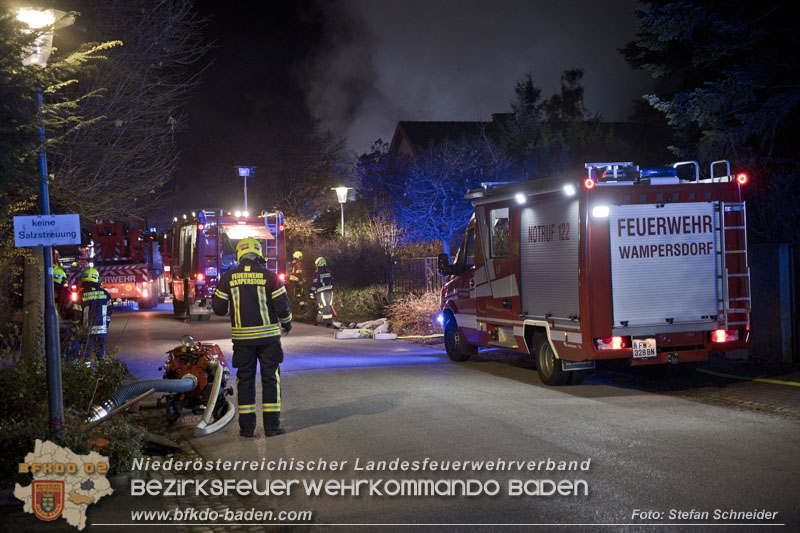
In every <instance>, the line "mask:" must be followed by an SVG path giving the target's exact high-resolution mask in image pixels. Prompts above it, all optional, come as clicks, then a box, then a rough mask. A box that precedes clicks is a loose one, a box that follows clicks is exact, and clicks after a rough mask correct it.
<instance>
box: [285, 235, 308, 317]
mask: <svg viewBox="0 0 800 533" xmlns="http://www.w3.org/2000/svg"><path fill="white" fill-rule="evenodd" d="M289 282H290V283H291V284H292V296H294V301H295V302H297V305H298V307H299V308H300V312H301V313H302V312H304V311H305V310H306V298H305V297H306V287H305V285H306V279H305V277H303V252H301V251H300V250H298V251H296V252H295V253H293V254H292V269H291V270H290V271H289Z"/></svg>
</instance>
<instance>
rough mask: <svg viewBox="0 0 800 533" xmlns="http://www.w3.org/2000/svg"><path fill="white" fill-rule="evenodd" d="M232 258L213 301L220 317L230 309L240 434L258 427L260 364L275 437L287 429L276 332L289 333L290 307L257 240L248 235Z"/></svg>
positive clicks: (269, 431) (268, 423)
mask: <svg viewBox="0 0 800 533" xmlns="http://www.w3.org/2000/svg"><path fill="white" fill-rule="evenodd" d="M236 259H237V261H238V262H239V265H238V266H237V267H236V268H233V269H231V270H228V271H227V272H225V273H224V274H223V275H222V278H221V279H220V281H219V284H218V285H217V289H216V290H215V291H214V298H213V300H212V303H211V305H212V307H213V309H214V312H215V313H216V314H218V315H225V314H226V313H227V312H228V310H229V309H230V315H231V338H232V339H233V366H234V368H236V369H237V372H236V386H237V394H238V401H239V434H240V435H242V436H243V437H252V436H253V434H254V432H255V429H256V368H257V366H258V364H259V363H260V364H261V385H262V392H261V401H262V404H261V411H262V413H263V417H264V433H265V434H266V435H267V437H273V436H275V435H280V434H282V433H285V432H286V430H285V429H284V428H283V426H281V424H280V418H281V374H280V367H279V365H280V363H282V362H283V349H282V348H281V331H280V330H281V328H283V331H285V332H286V333H289V331H290V330H291V329H292V309H291V305H290V304H289V296H288V295H287V294H286V287H284V286H282V285H281V284H280V281H279V280H278V276H277V275H276V274H275V273H274V272H272V271H271V270H268V269H267V268H266V266H265V265H264V254H263V251H262V246H261V243H260V242H259V241H258V240H256V239H254V238H252V237H248V238H246V239H242V240H241V241H239V244H238V245H237V246H236Z"/></svg>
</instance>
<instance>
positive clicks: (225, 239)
mask: <svg viewBox="0 0 800 533" xmlns="http://www.w3.org/2000/svg"><path fill="white" fill-rule="evenodd" d="M220 228H221V229H222V241H220V248H221V252H222V266H223V267H229V266H232V265H233V264H235V263H236V245H237V244H239V241H241V240H242V239H246V238H247V237H255V238H256V239H258V240H259V241H261V246H262V247H265V246H266V242H267V239H269V238H271V237H272V235H270V233H269V230H268V229H267V228H266V227H265V226H263V225H256V224H222V225H221V226H220Z"/></svg>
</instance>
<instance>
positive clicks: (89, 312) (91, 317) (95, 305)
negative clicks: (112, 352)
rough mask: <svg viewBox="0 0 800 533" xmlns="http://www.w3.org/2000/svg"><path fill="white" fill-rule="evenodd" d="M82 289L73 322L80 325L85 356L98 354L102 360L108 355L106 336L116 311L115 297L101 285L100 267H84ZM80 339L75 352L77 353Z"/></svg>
mask: <svg viewBox="0 0 800 533" xmlns="http://www.w3.org/2000/svg"><path fill="white" fill-rule="evenodd" d="M80 281H81V290H80V293H79V294H78V299H77V301H76V302H75V303H74V304H73V305H72V312H73V317H74V318H73V321H74V322H75V323H77V325H78V329H79V331H80V333H81V335H80V340H81V341H82V342H81V344H83V347H82V348H83V349H82V350H81V353H83V354H85V355H86V356H91V355H94V356H95V357H97V358H98V359H103V358H105V356H106V348H105V344H106V334H107V333H108V324H109V321H110V319H111V312H112V310H113V307H112V300H111V295H109V294H108V292H107V291H106V290H105V289H103V288H102V287H101V286H100V273H99V272H97V269H96V268H93V267H89V268H84V269H83V271H82V272H81V277H80ZM76 343H77V339H76V340H75V341H74V343H73V352H76V351H77V349H76V348H77V346H74V344H76Z"/></svg>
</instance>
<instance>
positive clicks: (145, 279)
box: [70, 220, 166, 309]
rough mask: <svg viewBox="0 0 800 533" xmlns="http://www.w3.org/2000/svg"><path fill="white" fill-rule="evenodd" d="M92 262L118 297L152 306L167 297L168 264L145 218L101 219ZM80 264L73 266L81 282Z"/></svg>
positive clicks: (74, 278) (95, 232)
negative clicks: (125, 219) (165, 270)
mask: <svg viewBox="0 0 800 533" xmlns="http://www.w3.org/2000/svg"><path fill="white" fill-rule="evenodd" d="M92 249H93V251H94V255H93V257H92V259H91V262H92V264H93V265H94V267H95V268H96V269H97V271H98V273H99V274H100V283H101V284H102V286H103V288H104V289H105V290H107V291H108V293H109V294H110V295H111V297H112V298H114V299H115V300H116V299H118V300H128V301H135V302H137V303H138V304H139V309H151V308H153V307H155V306H157V305H158V303H159V302H163V301H164V294H165V291H166V283H165V280H164V265H163V262H162V259H161V254H160V253H159V251H158V242H157V240H156V236H155V234H154V233H153V232H151V231H148V229H147V226H146V224H145V223H144V221H130V222H126V221H120V220H98V221H97V223H96V224H94V225H93V226H92ZM79 276H80V268H75V269H71V270H70V283H71V284H72V285H78V283H79Z"/></svg>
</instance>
